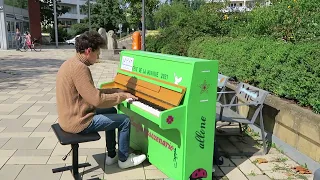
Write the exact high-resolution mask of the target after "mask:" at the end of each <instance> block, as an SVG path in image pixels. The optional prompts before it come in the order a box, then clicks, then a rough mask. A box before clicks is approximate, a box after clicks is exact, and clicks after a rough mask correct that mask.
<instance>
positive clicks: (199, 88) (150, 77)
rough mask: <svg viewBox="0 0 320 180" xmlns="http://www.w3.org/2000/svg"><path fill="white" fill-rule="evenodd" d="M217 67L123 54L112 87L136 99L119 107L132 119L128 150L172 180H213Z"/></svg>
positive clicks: (179, 59)
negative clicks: (129, 147)
mask: <svg viewBox="0 0 320 180" xmlns="http://www.w3.org/2000/svg"><path fill="white" fill-rule="evenodd" d="M217 79H218V61H216V60H204V59H197V58H189V57H182V56H174V55H167V54H160V53H152V52H146V51H133V50H125V51H122V52H121V54H120V64H119V68H118V71H117V74H116V76H115V78H114V81H112V82H106V83H102V84H101V85H100V88H101V89H104V88H120V89H123V90H126V91H129V92H131V93H132V94H134V95H135V96H137V97H138V98H139V100H137V101H130V100H127V101H124V102H122V103H121V104H119V105H118V111H119V113H124V114H126V115H128V116H129V117H130V118H131V127H132V129H131V137H130V146H131V147H132V148H133V149H134V150H138V151H141V152H143V153H145V154H146V155H147V158H148V160H149V162H150V163H151V164H153V165H154V166H156V167H157V168H158V169H159V170H161V171H162V172H163V173H164V174H166V175H167V176H168V177H169V178H171V179H174V180H189V179H190V180H212V172H213V165H212V164H213V151H214V134H215V116H216V112H215V110H216V96H217Z"/></svg>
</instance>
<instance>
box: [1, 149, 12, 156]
mask: <svg viewBox="0 0 320 180" xmlns="http://www.w3.org/2000/svg"><path fill="white" fill-rule="evenodd" d="M15 151H16V150H15V149H12V150H5V149H0V157H11V156H12V155H13V154H14V152H15Z"/></svg>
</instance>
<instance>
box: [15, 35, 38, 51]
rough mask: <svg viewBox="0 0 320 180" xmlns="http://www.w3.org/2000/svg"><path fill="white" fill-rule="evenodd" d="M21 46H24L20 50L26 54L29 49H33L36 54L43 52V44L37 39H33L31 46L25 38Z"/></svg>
mask: <svg viewBox="0 0 320 180" xmlns="http://www.w3.org/2000/svg"><path fill="white" fill-rule="evenodd" d="M21 45H22V47H21V48H20V51H21V52H26V51H27V50H28V49H30V50H31V51H32V49H33V50H34V51H36V52H39V51H41V43H40V41H39V40H38V39H36V38H33V40H32V41H31V44H30V45H28V44H27V39H26V37H24V38H23V41H22V43H21Z"/></svg>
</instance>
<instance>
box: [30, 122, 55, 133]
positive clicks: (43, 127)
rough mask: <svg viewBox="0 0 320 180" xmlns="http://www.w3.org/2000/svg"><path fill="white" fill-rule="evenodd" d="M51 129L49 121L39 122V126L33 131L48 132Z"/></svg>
mask: <svg viewBox="0 0 320 180" xmlns="http://www.w3.org/2000/svg"><path fill="white" fill-rule="evenodd" d="M50 129H51V124H49V123H45V124H44V123H41V124H39V126H38V127H37V128H36V129H35V130H34V132H49V130H50Z"/></svg>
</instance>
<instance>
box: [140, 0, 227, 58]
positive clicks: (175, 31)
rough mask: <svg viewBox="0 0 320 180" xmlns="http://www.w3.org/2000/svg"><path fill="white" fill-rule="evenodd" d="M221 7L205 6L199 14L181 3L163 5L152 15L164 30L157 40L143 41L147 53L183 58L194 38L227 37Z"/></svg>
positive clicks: (153, 38)
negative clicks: (159, 53) (220, 11)
mask: <svg viewBox="0 0 320 180" xmlns="http://www.w3.org/2000/svg"><path fill="white" fill-rule="evenodd" d="M219 8H221V6H219V5H216V4H214V3H208V4H205V5H203V6H201V7H200V8H199V9H198V10H196V11H195V10H193V9H192V8H191V7H188V6H186V5H185V4H183V3H173V4H172V5H168V4H166V5H163V6H162V8H160V9H159V11H158V12H157V13H156V14H155V20H156V23H158V24H162V25H163V26H165V28H164V29H160V35H159V36H157V37H150V38H149V37H148V38H147V39H146V43H147V46H146V49H147V50H148V51H153V52H161V53H165V54H174V55H181V56H186V55H187V51H188V48H189V45H190V43H191V41H193V40H194V39H196V38H197V37H201V36H205V35H212V36H218V35H219V36H220V35H226V34H228V32H229V28H228V27H227V26H222V23H221V17H222V13H219V12H218V10H219Z"/></svg>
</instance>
